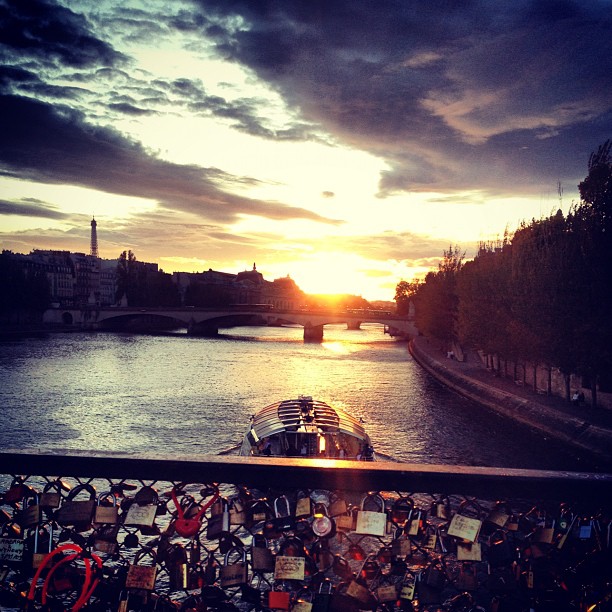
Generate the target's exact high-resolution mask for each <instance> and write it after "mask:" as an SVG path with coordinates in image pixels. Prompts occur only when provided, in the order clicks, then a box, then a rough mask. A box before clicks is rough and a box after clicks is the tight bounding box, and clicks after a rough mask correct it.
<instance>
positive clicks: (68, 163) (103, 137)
mask: <svg viewBox="0 0 612 612" xmlns="http://www.w3.org/2000/svg"><path fill="white" fill-rule="evenodd" d="M0 131H1V133H2V139H0V164H1V165H2V166H3V167H4V170H5V172H11V171H14V172H15V173H16V174H17V173H18V174H19V176H20V177H21V178H23V179H31V180H34V181H40V182H48V183H58V184H62V183H67V184H72V185H81V186H85V187H91V188H94V189H99V190H101V191H105V192H108V193H116V194H121V195H128V196H135V197H141V198H148V199H152V200H154V201H157V202H160V203H162V204H164V205H166V206H168V207H171V208H173V209H175V210H177V209H178V210H183V211H186V212H190V213H193V214H196V215H199V216H200V217H204V218H207V219H210V220H214V221H216V222H219V223H221V222H229V221H233V220H235V219H236V218H237V216H238V215H241V214H245V215H256V216H263V217H267V218H271V219H295V218H301V219H310V220H314V221H320V222H327V223H331V222H333V221H331V220H330V219H325V218H323V217H321V216H319V215H317V214H314V213H312V212H310V211H308V210H305V209H302V208H296V207H291V206H284V205H282V204H279V203H276V202H265V201H258V200H251V199H248V198H242V197H239V196H235V195H231V194H228V193H225V192H224V191H222V190H221V189H220V188H219V187H218V186H217V185H218V184H219V183H220V182H224V183H225V184H231V183H232V180H233V177H232V176H231V175H229V174H226V173H223V172H221V171H220V170H216V169H212V170H207V169H203V168H200V167H197V166H187V165H178V164H172V163H169V162H166V161H163V160H160V159H157V158H155V157H153V156H152V155H150V154H149V153H147V152H146V151H145V150H144V149H143V148H142V147H141V146H140V145H138V144H135V143H133V142H131V141H128V140H127V139H125V138H124V137H123V136H121V135H120V134H119V133H117V132H115V131H113V130H111V129H108V128H100V127H94V126H91V125H89V124H87V123H86V122H85V121H84V120H83V117H82V115H81V114H80V113H78V112H76V111H74V110H71V109H68V108H66V107H52V106H50V105H47V104H44V103H42V102H38V101H33V100H30V99H27V98H20V97H18V96H2V97H0Z"/></svg>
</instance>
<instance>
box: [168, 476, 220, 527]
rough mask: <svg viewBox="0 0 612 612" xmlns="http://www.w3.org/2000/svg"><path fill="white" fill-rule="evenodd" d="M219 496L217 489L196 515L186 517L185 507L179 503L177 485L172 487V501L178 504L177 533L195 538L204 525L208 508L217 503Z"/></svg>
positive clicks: (175, 522)
mask: <svg viewBox="0 0 612 612" xmlns="http://www.w3.org/2000/svg"><path fill="white" fill-rule="evenodd" d="M218 497H219V492H218V491H215V492H214V493H213V495H212V497H211V498H210V499H209V500H208V502H206V503H205V504H204V505H203V506H201V507H200V509H199V510H198V511H197V512H196V514H195V515H193V516H190V517H186V516H185V509H184V508H183V507H182V506H181V504H180V503H179V501H178V498H177V495H176V487H174V488H173V489H172V501H173V502H174V505H175V506H176V512H177V518H176V519H175V521H174V523H173V525H174V529H175V531H176V533H178V534H179V535H180V536H181V537H183V538H193V537H194V536H195V535H196V534H197V533H198V532H199V531H200V528H201V527H202V520H203V518H204V514H205V513H206V510H208V508H210V506H212V505H213V504H214V503H215V501H216V500H217V499H218Z"/></svg>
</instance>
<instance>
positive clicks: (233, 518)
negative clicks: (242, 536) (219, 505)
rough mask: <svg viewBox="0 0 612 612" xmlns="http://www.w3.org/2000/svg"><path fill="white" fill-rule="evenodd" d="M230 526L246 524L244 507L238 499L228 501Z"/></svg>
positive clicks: (242, 502)
mask: <svg viewBox="0 0 612 612" xmlns="http://www.w3.org/2000/svg"><path fill="white" fill-rule="evenodd" d="M229 522H230V525H245V524H246V522H247V513H246V505H245V503H244V501H243V500H242V499H241V498H240V497H234V498H233V499H231V500H230V501H229Z"/></svg>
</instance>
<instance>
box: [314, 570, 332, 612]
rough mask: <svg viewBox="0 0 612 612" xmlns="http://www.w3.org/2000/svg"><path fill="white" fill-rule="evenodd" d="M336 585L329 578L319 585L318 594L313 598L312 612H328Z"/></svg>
mask: <svg viewBox="0 0 612 612" xmlns="http://www.w3.org/2000/svg"><path fill="white" fill-rule="evenodd" d="M333 591H334V585H333V583H332V581H331V580H329V578H324V579H323V580H321V582H320V583H319V586H318V588H317V592H316V593H315V594H314V595H313V597H312V612H327V611H328V610H329V608H330V604H331V599H332V593H333Z"/></svg>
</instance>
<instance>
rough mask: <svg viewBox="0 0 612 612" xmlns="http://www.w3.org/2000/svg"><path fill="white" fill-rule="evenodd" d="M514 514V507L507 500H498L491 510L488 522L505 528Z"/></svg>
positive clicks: (486, 520)
mask: <svg viewBox="0 0 612 612" xmlns="http://www.w3.org/2000/svg"><path fill="white" fill-rule="evenodd" d="M511 516H512V508H510V505H509V504H508V503H507V502H504V501H497V502H495V506H494V507H493V508H492V509H491V511H490V512H489V514H488V516H487V518H486V519H485V522H486V523H491V524H492V525H494V526H495V527H498V528H503V527H505V526H506V524H507V523H508V521H509V520H510V517H511Z"/></svg>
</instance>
